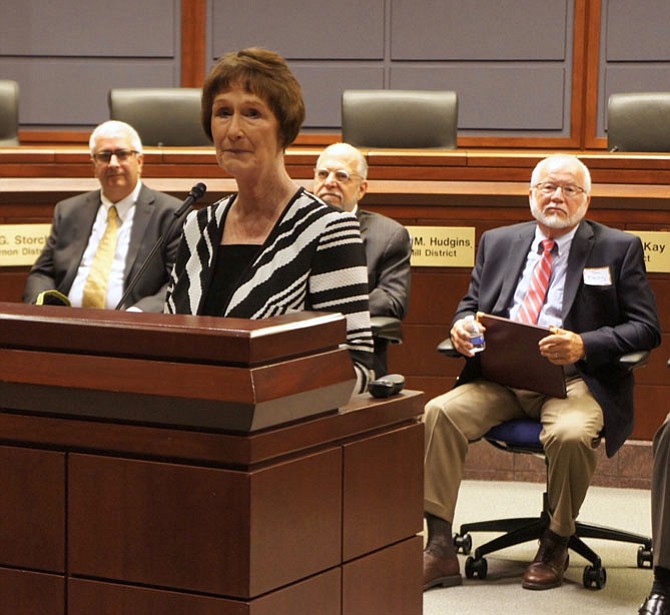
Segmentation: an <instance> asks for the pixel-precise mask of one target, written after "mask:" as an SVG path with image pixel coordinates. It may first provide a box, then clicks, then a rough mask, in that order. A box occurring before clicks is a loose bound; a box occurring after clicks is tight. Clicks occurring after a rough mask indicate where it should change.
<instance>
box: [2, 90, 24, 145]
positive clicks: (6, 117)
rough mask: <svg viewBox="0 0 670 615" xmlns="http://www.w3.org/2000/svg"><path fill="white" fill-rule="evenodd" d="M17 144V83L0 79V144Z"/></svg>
mask: <svg viewBox="0 0 670 615" xmlns="http://www.w3.org/2000/svg"><path fill="white" fill-rule="evenodd" d="M14 145H19V84H18V83H17V82H16V81H11V80H8V79H2V80H0V146H2V147H11V146H14Z"/></svg>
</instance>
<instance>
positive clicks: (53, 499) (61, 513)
mask: <svg viewBox="0 0 670 615" xmlns="http://www.w3.org/2000/svg"><path fill="white" fill-rule="evenodd" d="M0 493H1V494H2V497H0V519H2V522H1V523H0V564H3V565H10V566H17V567H26V568H32V569H34V570H42V571H49V572H58V573H63V572H64V571H65V454H64V453H57V452H51V451H38V450H28V449H23V448H17V447H11V446H1V447H0ZM45 582H46V583H50V582H51V581H45ZM0 595H2V594H0ZM3 602H4V597H3ZM3 608H4V607H3Z"/></svg>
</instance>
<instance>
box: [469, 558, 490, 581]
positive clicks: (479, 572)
mask: <svg viewBox="0 0 670 615" xmlns="http://www.w3.org/2000/svg"><path fill="white" fill-rule="evenodd" d="M488 568H489V565H488V563H487V562H486V558H485V557H478V558H474V557H472V556H470V557H468V559H466V560H465V576H466V577H467V578H468V579H473V578H474V577H478V578H480V579H485V578H486V573H487V571H488Z"/></svg>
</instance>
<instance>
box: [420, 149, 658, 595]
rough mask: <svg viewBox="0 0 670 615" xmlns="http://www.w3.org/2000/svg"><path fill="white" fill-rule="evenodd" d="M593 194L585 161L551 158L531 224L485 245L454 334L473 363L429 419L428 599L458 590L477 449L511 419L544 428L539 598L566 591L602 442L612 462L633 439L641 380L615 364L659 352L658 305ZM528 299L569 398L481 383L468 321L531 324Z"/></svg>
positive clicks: (533, 191)
mask: <svg viewBox="0 0 670 615" xmlns="http://www.w3.org/2000/svg"><path fill="white" fill-rule="evenodd" d="M590 192H591V178H590V174H589V171H588V169H587V168H586V166H585V165H584V164H583V163H582V162H581V161H580V160H579V159H577V158H576V157H574V156H569V155H554V156H550V157H548V158H545V159H544V160H542V161H540V163H539V164H538V165H537V166H536V168H535V169H534V171H533V174H532V178H531V184H530V189H529V198H530V209H531V213H532V215H533V217H534V218H535V221H534V222H526V223H521V224H515V225H513V226H508V227H504V228H499V229H494V230H491V231H488V232H486V233H484V234H483V235H482V237H481V240H480V243H479V247H478V251H477V259H476V263H475V267H474V269H473V272H472V278H471V281H470V287H469V289H468V292H467V294H466V295H465V297H464V298H463V299H462V300H461V302H460V304H459V306H458V308H457V311H456V315H455V318H454V322H453V325H452V328H451V333H450V335H451V339H452V341H453V344H454V347H455V348H456V349H457V350H458V351H459V352H460V353H462V354H463V355H465V356H466V357H468V360H467V361H466V365H465V367H464V369H463V372H462V374H461V376H460V378H459V380H458V383H457V384H458V386H456V387H455V388H454V389H453V390H452V391H450V392H448V393H446V394H444V395H440V396H439V397H436V398H435V399H433V400H431V401H430V402H428V404H427V405H426V413H425V417H424V420H425V425H426V448H425V466H424V467H425V482H424V511H425V516H426V525H427V530H428V537H427V545H426V549H425V550H424V589H429V588H431V587H435V586H439V585H442V586H450V585H458V584H460V583H461V575H460V570H459V562H458V558H457V557H456V553H455V550H454V545H453V539H452V529H451V524H452V521H453V514H454V509H455V506H456V500H457V498H458V490H459V487H460V483H461V480H462V476H463V465H464V461H465V457H466V454H467V449H468V444H469V443H470V442H473V441H475V440H477V439H479V438H480V437H482V436H483V435H484V434H485V433H486V432H487V431H488V430H489V429H490V428H491V427H493V426H494V425H497V424H499V423H501V422H503V421H506V420H508V419H513V418H517V417H525V416H530V417H533V418H537V419H539V420H540V421H541V422H542V425H543V430H542V433H541V435H540V439H541V441H542V444H543V446H544V449H545V453H546V456H547V461H548V472H549V475H548V498H549V509H550V511H551V513H550V519H549V527H548V528H547V530H546V531H545V532H544V534H543V536H542V538H541V540H540V546H539V550H538V552H537V555H536V556H535V559H534V560H533V562H532V563H531V564H530V565H529V566H528V568H527V569H526V571H525V573H524V576H523V582H522V585H523V587H524V588H526V589H536V590H541V589H549V588H552V587H558V586H559V585H561V583H562V581H563V572H564V570H565V568H566V567H567V557H568V556H567V543H568V540H569V538H570V536H571V535H572V534H573V533H574V529H575V519H576V517H577V515H578V513H579V509H580V506H581V505H582V502H583V501H584V498H585V496H586V492H587V490H588V487H589V484H590V481H591V477H592V476H593V473H594V471H595V467H596V460H597V458H596V450H595V449H596V447H597V445H598V442H599V436H600V435H601V433H603V432H604V434H605V441H606V452H607V455H608V456H610V457H611V456H612V455H614V453H616V451H617V450H618V449H619V447H620V446H621V445H622V444H623V442H624V441H625V440H626V438H627V437H628V436H629V435H630V434H631V432H632V429H633V376H632V374H624V373H621V370H620V369H619V368H618V363H617V360H618V358H619V357H620V356H621V355H623V354H625V353H627V352H632V351H635V350H647V349H651V348H654V347H656V346H658V344H659V343H660V325H659V321H658V316H657V310H656V302H655V298H654V295H653V292H652V290H651V289H650V287H649V285H648V282H647V279H646V274H645V266H644V253H643V249H642V243H641V241H640V240H639V238H638V237H636V236H634V235H632V234H629V233H625V232H622V231H618V230H615V229H611V228H608V227H606V226H604V225H602V224H598V223H596V222H592V221H589V220H585V219H584V216H585V215H586V211H587V209H588V205H589V202H590ZM543 252H546V254H543ZM545 258H546V259H547V260H548V261H550V262H551V264H550V267H549V270H548V271H549V273H548V274H545V276H544V277H545V284H544V290H543V293H546V296H545V295H544V294H543V295H542V296H541V299H540V300H539V301H537V297H538V292H537V291H538V288H537V283H536V281H535V280H536V278H538V277H541V276H538V275H537V273H536V268H537V269H538V271H539V270H540V269H541V267H539V268H538V267H537V266H538V264H541V263H542V262H543V261H544V259H545ZM547 281H548V284H547V283H546V282H547ZM547 286H548V290H547ZM529 289H530V292H528V291H529ZM527 295H528V296H529V297H533V298H534V300H536V303H537V309H536V310H535V318H534V319H533V322H535V323H536V324H538V325H539V326H543V327H546V328H547V329H550V330H551V331H552V333H550V334H549V335H547V336H546V337H544V338H543V339H542V340H541V341H540V342H539V352H540V354H541V355H542V356H543V357H546V358H547V359H548V360H549V361H551V362H552V363H555V364H557V365H561V366H563V368H564V372H565V379H566V388H567V398H566V399H558V398H552V397H548V396H546V395H541V394H539V393H535V392H532V391H527V390H521V389H511V388H508V387H505V386H502V385H500V384H497V383H495V382H491V381H488V380H486V379H484V378H482V377H481V370H480V364H479V360H478V359H477V356H476V355H475V354H474V353H473V352H472V348H473V346H472V344H471V343H470V341H469V334H468V331H467V328H466V325H467V323H468V321H467V320H466V319H465V317H466V316H468V315H472V314H474V313H476V312H477V311H482V312H487V313H490V314H495V315H498V316H504V317H508V318H511V319H513V320H521V321H526V322H528V321H527V320H526V319H525V315H524V310H526V308H527V305H528V303H527V300H526V296H527ZM538 312H539V318H537V313H538Z"/></svg>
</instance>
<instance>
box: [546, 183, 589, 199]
mask: <svg viewBox="0 0 670 615" xmlns="http://www.w3.org/2000/svg"><path fill="white" fill-rule="evenodd" d="M533 187H534V188H537V189H538V190H539V191H540V192H541V193H542V194H544V195H545V196H551V195H552V194H554V193H555V192H556V190H558V189H559V188H560V189H561V190H562V191H563V195H564V196H567V197H573V196H577V195H578V194H583V193H584V192H586V190H584V188H582V187H581V186H576V185H575V184H565V185H561V184H554V183H552V182H540V183H538V184H535V186H533Z"/></svg>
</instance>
